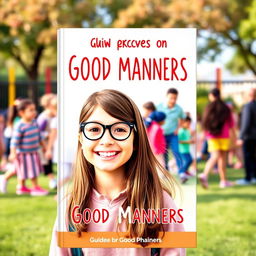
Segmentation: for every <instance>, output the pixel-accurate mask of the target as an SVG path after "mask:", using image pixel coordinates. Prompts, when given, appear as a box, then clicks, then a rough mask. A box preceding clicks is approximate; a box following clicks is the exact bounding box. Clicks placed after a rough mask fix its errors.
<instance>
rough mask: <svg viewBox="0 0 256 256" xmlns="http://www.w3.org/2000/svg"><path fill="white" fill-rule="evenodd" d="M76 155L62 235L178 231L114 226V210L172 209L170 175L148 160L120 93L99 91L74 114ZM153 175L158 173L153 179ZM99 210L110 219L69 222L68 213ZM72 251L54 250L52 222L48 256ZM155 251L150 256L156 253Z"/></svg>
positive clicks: (134, 116) (85, 251) (133, 251)
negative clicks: (71, 232)
mask: <svg viewBox="0 0 256 256" xmlns="http://www.w3.org/2000/svg"><path fill="white" fill-rule="evenodd" d="M79 124H80V131H79V137H78V144H77V157H76V161H75V163H74V169H73V172H74V173H73V174H74V176H73V178H74V180H73V185H72V188H71V193H70V195H69V196H68V200H69V203H68V207H67V211H65V212H67V216H66V217H67V218H65V219H66V220H67V221H66V226H65V227H64V228H66V231H68V230H70V229H69V227H70V225H72V229H71V230H74V231H75V232H76V233H77V235H78V236H79V235H81V232H90V231H91V232H115V231H116V232H117V231H121V232H124V231H127V232H128V234H129V235H130V237H145V236H146V237H157V236H158V233H159V231H172V232H173V231H184V230H183V225H182V224H181V225H180V224H178V223H173V222H172V223H168V224H159V223H156V222H154V223H153V224H150V225H149V224H147V223H141V224H140V225H137V223H128V221H127V220H125V219H123V221H122V223H121V224H118V223H117V215H118V210H119V207H121V206H122V207H123V208H124V210H126V209H127V207H128V206H130V207H131V211H132V212H133V211H134V210H135V208H137V209H138V210H139V211H140V212H141V211H142V209H145V210H146V211H147V210H148V209H149V208H151V209H160V208H173V209H176V206H175V204H174V201H173V198H172V196H171V195H172V194H173V192H174V186H173V182H174V180H173V177H172V176H171V174H170V173H168V172H167V171H166V170H165V169H164V168H163V167H162V166H161V165H160V164H159V163H158V161H157V160H156V158H155V157H154V155H153V153H152V151H151V148H150V145H149V142H148V139H147V134H146V130H145V126H144V124H143V120H142V117H141V115H140V112H139V110H138V108H137V106H136V105H135V103H134V102H133V101H132V100H131V99H130V98H128V97H127V96H126V95H124V94H123V93H121V92H118V91H115V90H103V91H100V92H96V93H94V94H92V95H91V96H90V97H89V98H88V99H87V101H86V102H85V104H84V106H83V108H82V110H81V113H80V119H79ZM158 171H159V172H161V173H162V175H158ZM162 176H163V177H164V178H163V179H162V178H161V177H162ZM75 205H79V206H80V212H83V211H84V210H85V209H86V208H90V209H97V208H105V209H107V210H108V211H109V212H111V214H110V216H109V217H110V219H108V221H107V222H105V223H93V222H90V223H89V224H86V223H77V224H75V223H73V221H72V220H71V211H72V209H73V208H74V206H75ZM79 250H80V251H79V253H81V254H79V255H94V256H100V255H133V256H138V255H140V256H146V255H151V249H150V248H81V249H79ZM72 251H73V249H72V248H59V247H57V232H56V223H55V228H54V232H53V236H52V243H51V249H50V256H53V255H67V256H68V255H73V254H72ZM160 254H161V256H174V255H179V256H184V255H185V249H184V248H161V252H160ZM160 254H158V253H156V254H154V255H160Z"/></svg>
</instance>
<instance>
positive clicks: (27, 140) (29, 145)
mask: <svg viewBox="0 0 256 256" xmlns="http://www.w3.org/2000/svg"><path fill="white" fill-rule="evenodd" d="M41 140H42V139H41V135H40V131H39V127H38V125H37V123H36V121H35V120H33V121H32V122H31V123H29V124H28V123H24V122H23V121H22V120H20V121H19V122H18V123H17V124H16V125H15V126H14V132H13V136H12V139H11V148H12V147H14V148H16V150H17V152H18V153H29V152H35V151H37V150H38V149H39V147H40V141H41Z"/></svg>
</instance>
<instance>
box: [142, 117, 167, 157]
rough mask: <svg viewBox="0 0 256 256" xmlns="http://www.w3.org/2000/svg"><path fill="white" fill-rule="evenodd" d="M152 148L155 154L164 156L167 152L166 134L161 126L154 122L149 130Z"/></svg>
mask: <svg viewBox="0 0 256 256" xmlns="http://www.w3.org/2000/svg"><path fill="white" fill-rule="evenodd" d="M147 134H148V139H149V143H150V146H151V148H152V151H153V153H154V154H157V155H158V154H164V153H165V150H166V144H165V138H164V132H163V129H162V128H161V126H160V125H159V124H158V123H157V122H155V121H153V122H152V123H151V125H150V126H149V127H148V128H147Z"/></svg>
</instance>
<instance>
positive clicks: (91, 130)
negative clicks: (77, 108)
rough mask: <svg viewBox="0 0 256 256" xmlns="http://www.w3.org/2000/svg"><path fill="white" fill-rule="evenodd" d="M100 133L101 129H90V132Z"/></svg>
mask: <svg viewBox="0 0 256 256" xmlns="http://www.w3.org/2000/svg"><path fill="white" fill-rule="evenodd" d="M98 131H99V128H91V129H89V132H98Z"/></svg>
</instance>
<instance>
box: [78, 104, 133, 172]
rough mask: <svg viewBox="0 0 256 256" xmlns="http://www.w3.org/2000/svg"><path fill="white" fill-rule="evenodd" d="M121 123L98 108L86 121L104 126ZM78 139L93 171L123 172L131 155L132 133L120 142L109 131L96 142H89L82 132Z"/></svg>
mask: <svg viewBox="0 0 256 256" xmlns="http://www.w3.org/2000/svg"><path fill="white" fill-rule="evenodd" d="M121 121H122V120H119V119H116V118H114V117H112V116H110V115H109V114H108V113H107V112H106V111H105V110H104V109H103V108H101V107H100V106H97V107H96V108H95V110H94V111H93V113H92V114H91V115H90V117H89V118H88V119H87V120H86V122H98V123H101V124H104V125H111V124H114V123H117V122H121ZM79 137H80V142H81V144H82V150H83V154H84V157H85V158H86V160H87V161H88V162H90V163H91V164H92V165H93V166H94V169H95V171H118V170H122V171H124V165H125V164H126V163H127V162H128V161H129V159H130V158H131V156H132V153H133V140H134V134H133V131H132V133H131V135H130V136H129V137H128V138H127V139H126V140H122V141H118V140H115V139H114V138H113V137H112V136H111V134H110V132H109V130H106V131H105V133H104V135H103V136H102V138H100V139H98V140H89V139H87V138H86V137H85V136H84V135H83V133H82V132H81V133H80V136H79Z"/></svg>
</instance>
